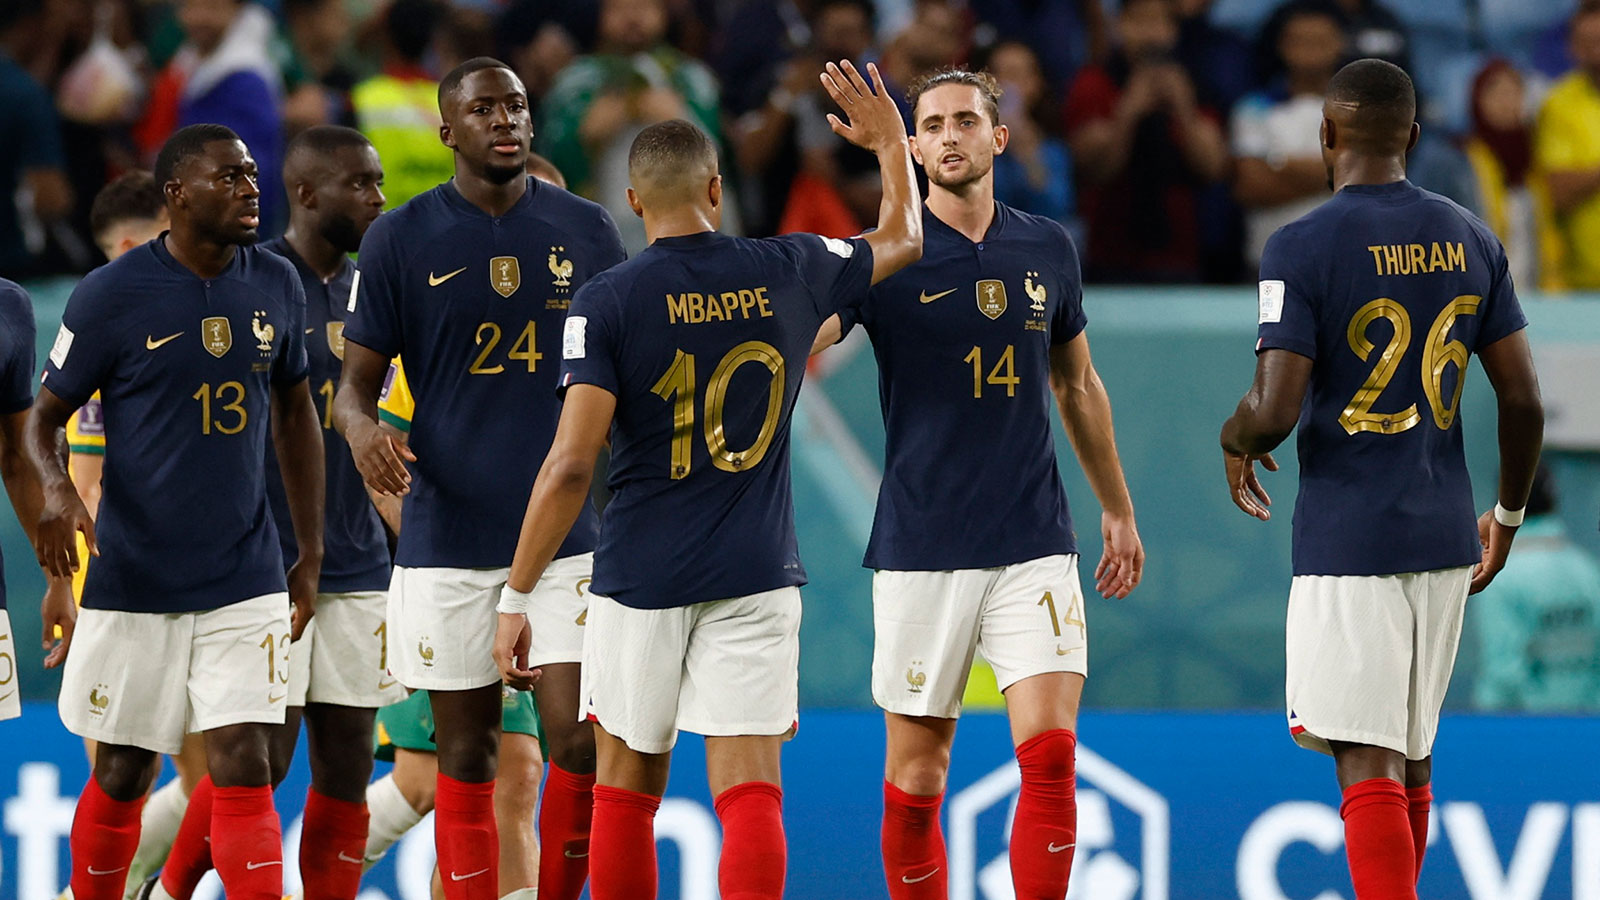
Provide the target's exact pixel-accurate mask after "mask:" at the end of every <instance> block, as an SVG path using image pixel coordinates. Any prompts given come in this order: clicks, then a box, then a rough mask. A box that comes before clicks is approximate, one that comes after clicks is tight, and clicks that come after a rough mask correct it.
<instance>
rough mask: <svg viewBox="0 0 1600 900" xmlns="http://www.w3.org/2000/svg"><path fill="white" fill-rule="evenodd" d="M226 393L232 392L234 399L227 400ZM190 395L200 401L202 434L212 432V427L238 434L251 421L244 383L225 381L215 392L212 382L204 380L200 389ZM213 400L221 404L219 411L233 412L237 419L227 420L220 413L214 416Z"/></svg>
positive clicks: (223, 431) (222, 432)
mask: <svg viewBox="0 0 1600 900" xmlns="http://www.w3.org/2000/svg"><path fill="white" fill-rule="evenodd" d="M224 394H232V395H233V399H232V400H225V398H224V396H223V395H224ZM190 396H191V397H193V398H194V399H195V400H199V401H200V433H201V434H210V433H211V431H212V429H216V430H217V431H218V432H219V433H221V434H238V433H239V432H241V431H243V430H244V426H245V424H246V423H247V422H249V421H250V413H249V412H248V411H246V410H245V408H244V385H242V384H240V383H239V382H237V381H224V382H223V383H221V384H219V385H217V389H216V392H215V393H213V392H212V390H211V383H210V382H204V383H202V384H201V385H200V390H198V391H195V392H194V393H193V394H191V395H190ZM213 400H215V402H216V403H219V404H221V408H220V409H219V410H218V412H219V413H233V414H234V416H235V417H236V418H235V421H233V422H225V421H223V418H222V416H221V415H220V414H219V415H218V416H216V417H212V415H211V404H212V402H213Z"/></svg>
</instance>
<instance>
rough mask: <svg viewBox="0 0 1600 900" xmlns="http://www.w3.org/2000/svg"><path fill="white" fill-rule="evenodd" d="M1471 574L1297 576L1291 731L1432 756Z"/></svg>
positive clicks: (1466, 570)
mask: <svg viewBox="0 0 1600 900" xmlns="http://www.w3.org/2000/svg"><path fill="white" fill-rule="evenodd" d="M1471 580H1472V567H1471V566H1462V567H1460V568H1455V569H1440V570H1437V571H1433V572H1411V573H1407V574H1403V575H1301V576H1297V577H1296V578H1295V579H1294V581H1293V583H1292V585H1291V587H1290V589H1289V616H1288V629H1287V630H1288V652H1287V662H1288V681H1287V691H1286V693H1287V699H1288V709H1289V733H1290V734H1292V735H1293V736H1294V739H1295V742H1296V743H1298V744H1299V745H1300V746H1302V747H1305V748H1307V749H1311V750H1317V751H1319V752H1322V753H1331V752H1332V751H1331V750H1330V749H1329V747H1328V742H1329V741H1347V742H1349V743H1352V744H1369V745H1371V746H1374V747H1383V748H1385V749H1388V750H1393V751H1395V752H1397V753H1404V754H1405V755H1406V758H1407V759H1426V758H1427V757H1428V756H1429V755H1430V754H1432V753H1433V736H1434V734H1435V733H1436V732H1437V730H1438V727H1439V708H1440V707H1441V706H1442V705H1443V704H1444V694H1445V690H1446V689H1447V688H1448V687H1449V686H1450V671H1451V670H1452V669H1453V668H1454V667H1455V663H1456V647H1457V645H1458V644H1459V643H1460V642H1461V618H1462V616H1463V615H1464V614H1465V613H1466V606H1467V588H1468V587H1469V585H1470V583H1471Z"/></svg>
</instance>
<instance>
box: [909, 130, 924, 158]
mask: <svg viewBox="0 0 1600 900" xmlns="http://www.w3.org/2000/svg"><path fill="white" fill-rule="evenodd" d="M911 158H912V160H914V161H915V162H916V164H917V165H918V166H921V165H922V148H921V147H918V146H917V135H916V132H912V133H911Z"/></svg>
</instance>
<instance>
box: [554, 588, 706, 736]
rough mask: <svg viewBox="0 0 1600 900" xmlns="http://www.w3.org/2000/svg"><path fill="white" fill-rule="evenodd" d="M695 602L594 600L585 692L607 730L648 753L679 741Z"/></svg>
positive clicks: (583, 678)
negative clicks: (634, 604) (642, 605)
mask: <svg viewBox="0 0 1600 900" xmlns="http://www.w3.org/2000/svg"><path fill="white" fill-rule="evenodd" d="M693 621H694V607H675V608H671V609H633V608H631V607H627V606H623V605H622V604H620V603H618V602H616V601H615V600H612V599H611V598H609V597H602V596H600V595H599V594H594V595H591V597H590V599H589V622H588V624H587V625H586V626H585V627H584V636H583V668H582V670H581V685H580V687H579V694H580V695H581V696H582V697H583V699H584V703H585V709H586V710H587V714H588V715H592V716H594V718H595V720H596V721H597V722H599V723H600V725H601V727H602V728H604V729H605V730H606V732H607V733H609V734H610V735H613V736H614V737H616V738H617V739H618V740H620V741H621V742H623V743H624V744H626V745H627V746H628V747H630V748H632V749H633V750H634V751H636V752H639V753H646V754H658V753H666V752H667V751H669V750H671V749H672V747H673V744H675V743H676V742H677V739H678V724H677V723H678V697H679V692H680V689H681V687H682V684H683V680H684V657H685V654H686V653H687V651H688V644H689V633H690V629H691V627H692V623H693Z"/></svg>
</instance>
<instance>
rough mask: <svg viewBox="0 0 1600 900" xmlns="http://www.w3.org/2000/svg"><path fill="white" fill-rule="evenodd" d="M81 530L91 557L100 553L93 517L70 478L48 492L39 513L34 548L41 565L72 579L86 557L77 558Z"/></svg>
mask: <svg viewBox="0 0 1600 900" xmlns="http://www.w3.org/2000/svg"><path fill="white" fill-rule="evenodd" d="M78 532H83V541H84V544H85V545H86V546H87V547H88V548H89V554H90V555H91V556H99V555H100V546H99V544H97V543H95V539H94V519H92V518H90V516H89V510H88V508H87V507H85V506H84V505H83V500H82V499H81V498H80V497H79V496H78V491H77V489H76V488H74V487H73V486H72V482H70V481H62V482H61V485H60V487H59V488H57V489H55V490H47V491H45V498H44V509H43V510H42V511H41V512H40V513H39V529H38V531H37V532H35V534H34V541H33V551H34V554H35V555H36V556H37V557H38V559H39V566H40V568H42V569H44V570H45V572H46V573H47V574H49V575H54V576H56V577H58V578H70V577H72V573H73V572H76V571H78V567H79V566H81V565H82V564H83V563H84V562H85V560H80V559H78Z"/></svg>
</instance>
